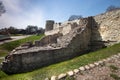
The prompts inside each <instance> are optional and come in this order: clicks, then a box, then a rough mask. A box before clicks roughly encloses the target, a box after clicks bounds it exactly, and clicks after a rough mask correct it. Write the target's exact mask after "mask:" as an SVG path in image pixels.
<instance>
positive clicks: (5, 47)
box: [0, 34, 43, 57]
mask: <svg viewBox="0 0 120 80" xmlns="http://www.w3.org/2000/svg"><path fill="white" fill-rule="evenodd" d="M42 36H43V34H42V35H40V36H36V35H33V36H30V37H27V38H24V39H20V40H16V41H12V42H8V43H5V44H2V45H0V57H2V56H5V55H6V54H7V53H9V52H10V51H11V50H13V49H14V48H16V47H18V46H19V45H20V44H23V43H25V42H28V41H34V40H38V39H40V38H41V37H42Z"/></svg>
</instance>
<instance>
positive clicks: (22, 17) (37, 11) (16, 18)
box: [0, 0, 44, 28]
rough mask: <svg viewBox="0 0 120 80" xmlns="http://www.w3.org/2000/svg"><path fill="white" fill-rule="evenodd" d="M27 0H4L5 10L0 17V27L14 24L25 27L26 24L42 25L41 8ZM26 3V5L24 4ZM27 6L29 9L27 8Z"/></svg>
mask: <svg viewBox="0 0 120 80" xmlns="http://www.w3.org/2000/svg"><path fill="white" fill-rule="evenodd" d="M28 1H29V0H27V1H25V0H4V1H3V3H4V5H5V8H6V10H7V12H6V13H5V14H3V15H2V16H1V17H0V28H4V27H9V26H14V27H17V28H26V26H27V25H37V26H40V27H42V26H41V25H43V23H44V22H43V10H42V9H41V8H40V7H38V6H36V7H32V6H34V5H31V4H30V2H28ZM24 5H26V6H24ZM27 5H29V6H27ZM28 8H29V9H28Z"/></svg>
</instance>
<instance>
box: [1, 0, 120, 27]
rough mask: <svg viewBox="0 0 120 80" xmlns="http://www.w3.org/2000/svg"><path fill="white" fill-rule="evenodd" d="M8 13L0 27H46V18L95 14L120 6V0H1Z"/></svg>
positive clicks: (61, 18)
mask: <svg viewBox="0 0 120 80" xmlns="http://www.w3.org/2000/svg"><path fill="white" fill-rule="evenodd" d="M0 1H3V3H4V5H5V8H6V13H5V14H3V15H2V16H0V28H4V27H9V26H14V27H17V28H26V26H27V25H37V26H39V27H43V28H44V27H45V21H46V20H55V21H56V22H64V21H66V20H68V18H69V16H70V15H82V16H83V17H87V16H94V15H97V14H100V13H103V12H105V10H106V8H107V7H108V6H110V5H115V6H120V0H0Z"/></svg>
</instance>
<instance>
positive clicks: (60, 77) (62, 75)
mask: <svg viewBox="0 0 120 80" xmlns="http://www.w3.org/2000/svg"><path fill="white" fill-rule="evenodd" d="M66 76H67V74H66V73H62V74H60V75H59V76H58V80H60V79H63V78H65V77H66Z"/></svg>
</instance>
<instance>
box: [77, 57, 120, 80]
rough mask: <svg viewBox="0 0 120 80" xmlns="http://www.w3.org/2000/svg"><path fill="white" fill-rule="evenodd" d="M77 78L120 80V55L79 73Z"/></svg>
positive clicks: (86, 79)
mask: <svg viewBox="0 0 120 80" xmlns="http://www.w3.org/2000/svg"><path fill="white" fill-rule="evenodd" d="M75 80H120V57H119V58H113V59H112V60H110V61H108V62H105V63H104V65H102V66H98V67H95V68H93V69H90V70H87V71H84V72H81V73H80V74H77V75H76V76H75Z"/></svg>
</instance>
